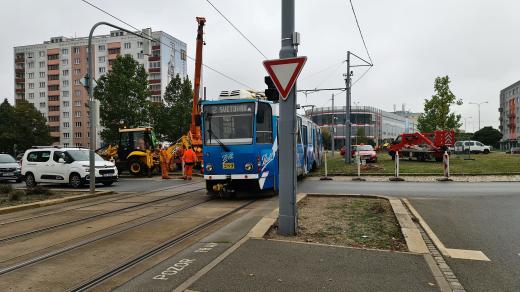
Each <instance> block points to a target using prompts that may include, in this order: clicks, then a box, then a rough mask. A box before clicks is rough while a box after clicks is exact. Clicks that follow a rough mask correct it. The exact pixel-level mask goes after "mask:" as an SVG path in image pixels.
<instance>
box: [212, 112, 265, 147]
mask: <svg viewBox="0 0 520 292" xmlns="http://www.w3.org/2000/svg"><path fill="white" fill-rule="evenodd" d="M254 113H255V104H254V103H252V102H251V103H249V102H248V103H235V104H229V103H228V104H211V105H205V106H204V137H205V138H204V144H205V145H221V146H222V145H236V144H252V143H253V118H254Z"/></svg>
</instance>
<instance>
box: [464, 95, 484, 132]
mask: <svg viewBox="0 0 520 292" xmlns="http://www.w3.org/2000/svg"><path fill="white" fill-rule="evenodd" d="M485 103H488V102H487V101H483V102H469V103H468V104H474V105H477V107H478V129H479V130H480V105H482V104H485Z"/></svg>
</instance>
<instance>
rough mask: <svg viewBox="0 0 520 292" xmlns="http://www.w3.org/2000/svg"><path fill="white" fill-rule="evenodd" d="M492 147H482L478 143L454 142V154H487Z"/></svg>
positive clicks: (482, 145)
mask: <svg viewBox="0 0 520 292" xmlns="http://www.w3.org/2000/svg"><path fill="white" fill-rule="evenodd" d="M491 149H492V147H491V146H487V145H484V144H482V143H480V142H479V141H457V142H455V152H464V153H468V152H470V151H471V153H484V154H489V153H490V152H491Z"/></svg>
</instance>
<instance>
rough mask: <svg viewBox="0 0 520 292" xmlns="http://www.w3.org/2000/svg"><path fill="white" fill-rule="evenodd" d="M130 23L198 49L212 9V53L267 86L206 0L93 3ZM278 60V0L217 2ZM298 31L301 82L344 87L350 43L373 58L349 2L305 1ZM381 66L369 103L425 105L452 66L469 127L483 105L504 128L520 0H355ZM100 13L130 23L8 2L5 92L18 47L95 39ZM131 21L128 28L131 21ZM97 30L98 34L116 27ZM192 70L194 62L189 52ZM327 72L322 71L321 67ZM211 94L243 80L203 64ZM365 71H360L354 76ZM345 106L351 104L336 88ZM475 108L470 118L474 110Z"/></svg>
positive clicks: (365, 94) (321, 99)
mask: <svg viewBox="0 0 520 292" xmlns="http://www.w3.org/2000/svg"><path fill="white" fill-rule="evenodd" d="M90 1H91V2H92V3H94V4H96V5H98V6H100V7H102V8H104V9H106V10H108V11H109V12H111V13H113V14H114V15H116V16H118V17H120V18H122V19H123V20H125V21H127V22H129V23H130V24H132V25H133V26H136V27H139V28H141V27H142V28H144V27H151V28H152V29H153V30H163V31H165V32H167V33H169V34H171V35H173V36H175V37H177V38H179V39H180V40H182V41H184V42H186V43H187V44H188V54H189V55H190V56H194V55H195V52H194V50H195V35H196V26H197V24H196V22H195V17H196V16H205V17H206V19H207V23H206V27H205V32H206V34H205V39H206V43H207V45H206V46H205V47H204V60H203V62H204V63H206V64H208V65H210V66H212V67H214V68H216V69H218V70H220V71H222V72H224V73H225V74H228V75H229V76H232V77H233V78H235V79H237V80H240V81H241V82H243V83H245V84H247V85H250V86H252V87H254V88H257V89H263V88H264V87H265V85H264V83H263V76H264V75H266V73H265V70H264V68H263V67H262V61H263V57H262V56H261V55H260V54H259V53H258V52H257V51H256V50H255V49H254V48H253V47H252V46H251V45H250V44H248V43H247V42H246V41H245V40H244V39H243V38H242V37H241V36H240V35H239V34H238V33H237V32H236V31H235V30H234V29H233V28H232V27H231V26H230V25H229V24H228V23H227V22H226V21H225V20H224V19H223V18H222V17H221V16H220V15H219V14H218V13H217V12H216V11H215V10H214V9H213V8H212V7H211V6H210V5H209V4H208V3H207V2H206V1H205V0H189V1H186V0H185V1H180V0H176V1H172V0H154V1H142V0H141V1H133V0H125V1H123V0H117V1H116V0H110V1H108V0H105V1H101V0H90ZM212 2H213V4H214V5H215V6H216V7H217V8H219V9H220V10H221V11H222V12H223V13H224V14H225V15H226V16H227V17H228V18H229V19H230V20H231V21H232V22H233V23H234V24H235V25H236V26H237V27H238V28H239V29H240V30H241V31H242V32H243V33H244V34H245V35H246V36H248V37H249V39H250V40H251V41H252V42H253V43H254V44H255V45H256V46H257V47H258V48H259V49H260V50H261V51H262V52H263V53H264V54H265V55H267V57H268V58H270V59H276V58H278V52H279V50H280V26H281V20H280V6H281V5H280V1H279V0H263V1H252V0H241V1H238V0H235V1H231V0H212ZM296 2H297V3H296V30H297V31H298V32H300V33H301V46H300V48H299V55H306V56H307V57H308V61H307V64H306V66H305V68H304V70H303V72H302V74H301V75H300V81H299V83H298V88H299V89H303V88H315V87H318V88H331V87H342V86H344V84H345V83H344V80H343V76H342V75H343V73H345V72H346V66H345V64H341V62H342V61H343V60H345V59H346V53H347V51H348V50H350V51H352V52H354V53H356V54H357V55H359V56H361V57H363V58H367V55H366V53H365V50H364V47H363V44H362V41H361V38H360V36H359V33H358V31H357V27H356V25H355V21H354V17H353V14H352V11H351V9H350V6H349V3H348V0H321V1H309V0H307V1H302V0H301V1H296ZM353 3H354V6H355V8H356V12H357V15H358V18H359V21H360V24H361V28H362V30H363V33H364V36H365V40H366V43H367V46H368V49H369V52H370V54H371V56H372V59H373V61H374V67H373V69H372V70H371V71H370V72H369V73H368V74H367V75H366V76H365V77H364V78H363V79H361V80H360V81H359V82H358V83H357V84H356V85H355V86H354V87H353V92H352V97H353V101H354V102H359V103H360V105H370V106H375V107H379V108H382V109H384V110H387V111H392V110H393V105H394V104H395V105H397V108H398V109H400V108H401V104H403V103H404V104H406V108H407V109H409V110H412V111H422V108H423V101H424V98H429V97H430V96H431V95H432V94H433V82H434V79H435V77H436V76H442V75H449V76H450V78H451V80H452V83H451V89H452V91H453V92H454V93H455V95H456V96H457V97H458V98H462V99H463V101H464V105H462V106H456V107H455V110H456V111H457V112H459V113H461V114H462V115H463V118H464V117H466V118H468V125H467V128H468V131H472V130H473V129H477V127H478V112H477V106H475V105H469V104H468V103H469V102H483V101H488V102H489V104H485V105H483V106H482V108H481V123H482V126H487V125H492V126H494V127H497V126H498V116H499V115H498V110H497V109H498V107H499V92H500V90H501V89H503V88H504V87H506V86H508V85H510V84H512V83H514V82H516V81H518V80H519V79H520V64H519V63H520V58H517V57H515V56H518V48H519V47H520V39H519V38H518V37H517V36H518V33H519V30H520V17H518V11H520V2H518V1H512V0H509V1H506V0H494V1H484V0H464V1H463V0H435V1H433V0H431V1H424V0H372V1H360V0H354V1H353ZM98 21H108V22H112V23H115V24H118V25H122V24H121V23H119V22H118V21H117V20H115V19H112V18H111V17H109V16H107V15H105V14H103V13H101V12H99V11H97V10H95V9H94V8H92V7H90V6H87V5H86V4H84V3H83V2H81V1H79V0H46V1H29V0H18V1H8V2H6V3H3V5H2V9H1V11H0V23H1V25H2V32H1V35H2V38H1V39H2V45H1V46H0V66H1V67H2V68H3V69H2V70H0V84H1V86H0V97H2V98H3V97H7V98H9V100H13V95H14V89H13V88H14V80H13V78H14V77H13V76H14V60H13V47H14V46H19V45H29V44H35V43H41V42H43V41H46V40H49V38H50V37H52V36H67V37H73V36H78V37H80V36H87V34H88V32H89V30H90V28H91V26H92V25H93V24H94V23H96V22H98ZM123 26H124V25H123ZM108 30H109V29H108V28H100V29H99V30H98V31H97V34H101V33H107V32H108ZM188 69H189V74H190V76H189V77H190V79H192V78H193V63H192V62H191V61H189V63H188ZM320 72H321V73H320ZM204 73H205V75H204V84H205V86H207V89H208V97H209V98H211V97H215V96H217V95H218V93H219V92H220V91H221V90H228V89H238V88H243V86H241V85H240V84H236V83H234V82H233V81H231V80H228V79H226V78H223V77H221V76H219V75H218V74H215V73H213V72H211V71H208V70H205V72H204ZM362 73H363V69H357V70H355V72H354V79H356V78H357V77H359V76H360V75H361V74H362ZM337 94H338V98H337V99H336V104H338V105H344V104H345V98H344V96H345V95H344V93H340V92H337ZM330 95H331V93H330V92H321V93H315V94H310V95H308V97H307V99H306V98H305V96H304V95H300V96H299V100H298V101H299V103H300V104H302V105H303V104H314V105H317V106H324V105H329V104H330V97H331V96H330ZM469 117H471V118H469Z"/></svg>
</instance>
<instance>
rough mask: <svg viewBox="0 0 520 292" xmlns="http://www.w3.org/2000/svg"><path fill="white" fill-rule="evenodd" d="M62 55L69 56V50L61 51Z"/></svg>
mask: <svg viewBox="0 0 520 292" xmlns="http://www.w3.org/2000/svg"><path fill="white" fill-rule="evenodd" d="M61 54H62V55H68V54H69V49H61Z"/></svg>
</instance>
